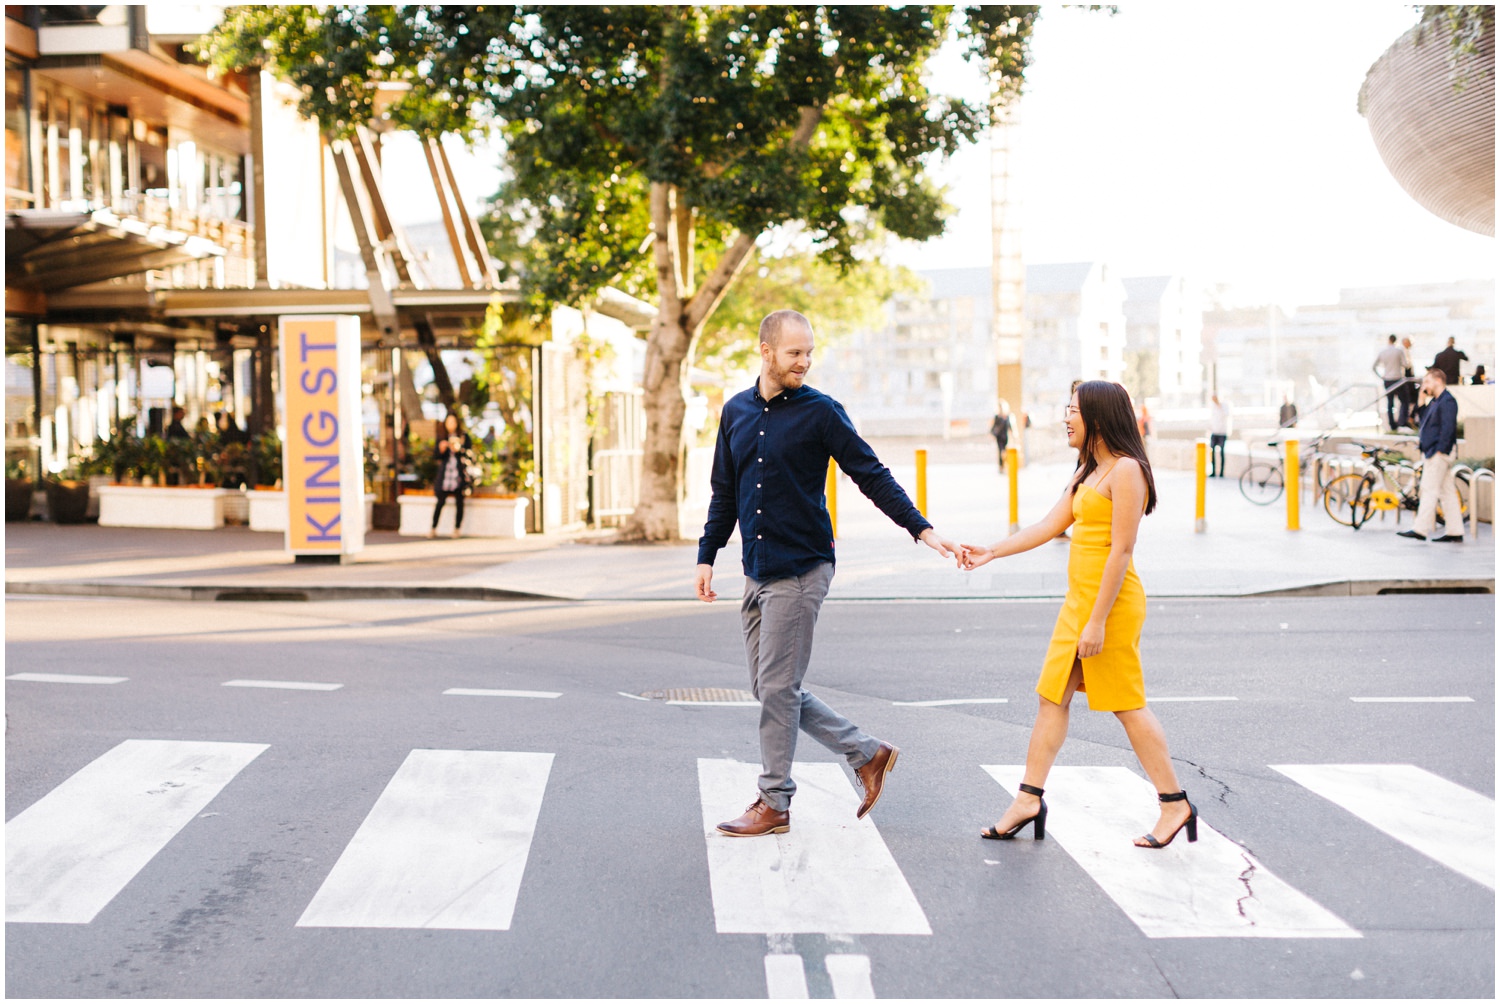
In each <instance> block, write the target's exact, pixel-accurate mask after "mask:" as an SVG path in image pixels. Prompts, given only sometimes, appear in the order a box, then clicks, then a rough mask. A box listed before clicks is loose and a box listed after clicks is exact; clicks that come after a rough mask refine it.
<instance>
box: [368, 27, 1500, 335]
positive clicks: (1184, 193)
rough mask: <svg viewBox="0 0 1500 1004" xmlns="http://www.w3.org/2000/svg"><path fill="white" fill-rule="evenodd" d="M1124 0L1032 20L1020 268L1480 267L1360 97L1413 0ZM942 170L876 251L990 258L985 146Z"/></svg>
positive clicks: (964, 85)
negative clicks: (1427, 204)
mask: <svg viewBox="0 0 1500 1004" xmlns="http://www.w3.org/2000/svg"><path fill="white" fill-rule="evenodd" d="M1120 6H1121V10H1120V13H1119V14H1117V15H1115V16H1113V17H1111V16H1109V15H1108V14H1106V13H1103V12H1089V11H1084V10H1078V9H1064V8H1062V7H1059V6H1049V8H1048V9H1047V10H1046V11H1045V13H1044V14H1043V16H1042V17H1041V19H1040V21H1039V23H1038V27H1037V30H1036V35H1035V38H1034V40H1033V48H1032V57H1033V61H1032V65H1031V69H1030V71H1029V73H1028V74H1027V85H1026V96H1025V99H1024V101H1023V104H1022V110H1021V116H1022V123H1023V132H1022V137H1021V144H1022V146H1021V151H1020V156H1019V162H1018V164H1017V165H1016V169H1015V170H1016V174H1017V179H1018V183H1019V191H1020V192H1021V204H1022V219H1023V233H1022V247H1023V249H1024V255H1025V258H1026V261H1027V262H1028V263H1029V264H1040V263H1046V262H1064V261H1087V260H1098V259H1103V260H1105V261H1108V262H1110V263H1111V264H1113V265H1115V266H1116V267H1118V268H1119V269H1121V270H1122V271H1123V274H1125V275H1159V274H1169V273H1175V274H1183V275H1186V276H1188V277H1189V278H1191V279H1193V280H1195V281H1198V282H1201V283H1204V284H1217V283H1227V284H1229V285H1230V287H1231V298H1232V299H1233V300H1235V301H1237V302H1242V303H1246V304H1253V303H1264V302H1266V301H1267V300H1275V301H1276V302H1279V303H1282V304H1285V305H1287V306H1292V305H1296V304H1305V303H1317V302H1330V301H1332V300H1334V299H1335V298H1336V296H1337V291H1338V289H1339V288H1340V287H1346V286H1382V285H1399V284H1406V283H1416V282H1446V281H1452V280H1458V279H1470V278H1493V276H1494V271H1495V270H1494V241H1493V240H1492V239H1490V238H1487V237H1481V236H1479V235H1477V234H1472V233H1470V232H1468V231H1466V230H1462V229H1460V228H1458V227H1455V226H1453V225H1452V224H1449V223H1446V222H1444V221H1443V220H1440V219H1438V218H1437V217H1436V216H1433V215H1432V214H1431V213H1429V212H1427V210H1425V209H1423V208H1422V207H1421V206H1419V205H1418V204H1417V203H1416V202H1415V201H1413V200H1412V198H1411V197H1410V196H1408V195H1407V194H1406V193H1405V192H1404V191H1403V190H1402V189H1401V188H1400V186H1399V185H1397V184H1396V182H1395V180H1394V179H1393V178H1392V177H1391V175H1390V173H1389V172H1388V171H1387V170H1386V168H1385V165H1384V164H1383V163H1382V162H1381V160H1380V155H1379V154H1378V153H1377V152H1376V150H1375V145H1374V143H1373V141H1372V140H1371V138H1370V131H1369V127H1368V126H1367V124H1366V123H1365V120H1364V119H1363V118H1362V117H1361V116H1360V115H1359V113H1358V111H1357V110H1356V107H1355V106H1356V101H1357V98H1358V94H1359V88H1360V85H1361V84H1362V83H1363V82H1364V77H1365V73H1366V71H1367V70H1368V69H1369V67H1370V65H1371V64H1372V63H1373V62H1375V60H1376V59H1378V58H1379V57H1380V55H1381V54H1382V53H1383V52H1384V51H1385V50H1386V48H1387V47H1389V45H1390V44H1391V43H1392V42H1393V41H1395V40H1396V38H1397V37H1398V36H1399V35H1400V34H1401V33H1402V32H1403V31H1405V30H1406V29H1407V28H1408V27H1410V26H1411V25H1412V24H1413V23H1415V20H1416V13H1415V11H1413V10H1412V8H1411V6H1410V5H1406V4H1397V3H1389V2H1371V0H1360V2H1350V0H1340V2H1318V3H1302V4H1297V5H1284V4H1279V5H1262V4H1256V5H1250V4H1209V3H1202V2H1194V3H1186V2H1154V0H1153V2H1150V3H1145V2H1135V3H1130V2H1127V3H1124V4H1121V5H1120ZM940 58H941V59H942V60H943V65H941V66H938V67H935V68H934V74H933V76H934V83H935V85H936V86H939V87H941V88H942V89H944V90H950V91H954V92H957V93H964V94H967V95H969V96H972V97H974V98H975V99H977V100H982V99H983V89H984V82H983V80H982V78H981V77H980V76H979V75H978V74H977V73H976V72H974V71H972V70H971V69H969V68H968V67H967V66H966V65H965V64H963V62H962V61H961V59H959V58H958V57H957V55H956V53H955V54H951V55H950V54H948V53H944V55H943V56H942V57H940ZM388 142H392V141H388ZM401 143H402V139H401V138H396V139H394V141H393V145H392V146H388V147H387V153H386V169H387V173H388V174H389V175H390V177H391V180H392V182H394V184H393V185H392V186H391V188H392V191H393V192H400V193H401V196H400V198H399V199H398V200H397V201H398V202H399V203H400V205H399V207H398V208H397V216H398V218H399V219H401V220H402V221H404V222H408V223H414V222H419V221H427V220H435V219H437V218H438V208H437V202H436V200H435V198H434V197H433V196H432V195H431V194H430V189H431V183H430V181H428V180H427V175H426V168H425V165H424V163H423V160H422V155H421V152H420V149H419V148H418V147H417V146H416V144H415V142H414V141H413V142H411V144H410V147H411V148H410V150H409V151H405V150H403V148H402V147H401V145H400V144H401ZM446 143H448V144H449V150H450V156H452V157H453V159H454V161H455V164H454V168H455V172H456V173H457V174H458V176H459V184H460V187H461V188H462V189H463V192H464V195H465V197H466V201H468V202H469V203H471V204H478V203H479V202H480V201H482V200H483V199H484V198H485V197H487V196H489V195H490V194H492V193H493V192H494V190H495V187H496V185H497V184H498V181H499V177H500V175H499V171H498V169H497V162H498V156H497V155H495V154H493V153H491V152H490V151H487V150H480V151H476V152H474V153H461V152H460V151H461V145H460V144H458V141H457V140H455V139H453V138H452V137H449V138H448V139H447V140H446ZM939 175H940V177H942V179H943V180H944V181H945V183H947V184H948V185H949V186H950V193H949V199H950V201H951V202H953V203H954V205H955V206H956V207H957V209H958V212H957V213H956V214H955V217H954V219H953V220H952V221H950V223H949V226H948V232H947V233H946V234H945V235H944V236H942V237H940V238H938V239H935V240H932V241H929V242H927V243H925V244H920V245H916V244H912V245H903V246H901V247H898V248H895V249H893V251H892V252H891V254H890V257H891V258H892V260H895V261H899V262H901V263H902V264H905V265H908V266H911V267H913V268H953V267H964V266H974V265H981V264H985V263H987V262H988V261H989V256H990V229H989V228H990V208H989V153H988V148H987V147H986V146H983V145H981V146H976V147H970V148H967V149H965V150H964V151H962V152H961V153H960V154H959V155H957V156H956V157H954V158H953V160H951V161H950V162H949V163H948V164H946V165H943V166H942V167H941V169H940V171H939Z"/></svg>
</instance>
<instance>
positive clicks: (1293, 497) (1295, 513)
mask: <svg viewBox="0 0 1500 1004" xmlns="http://www.w3.org/2000/svg"><path fill="white" fill-rule="evenodd" d="M1298 463H1299V457H1298V456H1297V440H1295V439H1288V440H1287V441H1286V528H1287V529H1288V530H1300V529H1302V471H1301V470H1300V469H1299V468H1298V466H1297V465H1298Z"/></svg>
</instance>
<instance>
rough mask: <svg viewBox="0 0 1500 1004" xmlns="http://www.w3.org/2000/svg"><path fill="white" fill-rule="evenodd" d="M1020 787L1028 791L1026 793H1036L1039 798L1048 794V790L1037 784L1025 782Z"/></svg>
mask: <svg viewBox="0 0 1500 1004" xmlns="http://www.w3.org/2000/svg"><path fill="white" fill-rule="evenodd" d="M1020 787H1021V790H1022V791H1024V792H1026V794H1028V795H1035V796H1036V797H1037V798H1041V797H1042V796H1043V795H1045V794H1046V792H1044V791H1042V789H1040V788H1038V787H1036V786H1035V785H1031V784H1023V785H1021V786H1020Z"/></svg>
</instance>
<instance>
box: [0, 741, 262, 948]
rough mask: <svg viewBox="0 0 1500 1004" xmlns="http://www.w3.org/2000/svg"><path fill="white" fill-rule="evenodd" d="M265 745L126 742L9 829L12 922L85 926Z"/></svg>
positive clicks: (7, 857)
mask: <svg viewBox="0 0 1500 1004" xmlns="http://www.w3.org/2000/svg"><path fill="white" fill-rule="evenodd" d="M266 749H267V747H266V746H263V745H260V744H258V743H219V742H178V741H170V740H151V739H128V740H126V741H125V742H122V743H121V744H120V745H118V746H116V747H115V748H114V749H112V750H110V751H109V752H108V753H105V754H104V755H103V756H101V757H99V758H98V759H97V760H94V761H93V762H92V763H90V764H89V765H88V766H86V767H84V768H83V769H82V770H80V771H79V772H78V773H76V774H74V775H73V776H72V777H70V778H68V779H67V780H66V781H64V782H63V783H62V784H60V785H58V786H57V787H56V788H54V789H52V790H51V791H50V792H48V793H47V794H46V795H44V796H43V797H42V798H41V799H40V800H38V801H37V802H36V803H35V804H33V805H31V806H30V807H29V808H27V809H25V810H24V811H23V812H21V813H20V814H18V815H17V816H16V817H15V818H14V819H12V820H10V822H8V823H6V824H5V919H6V920H7V921H12V922H13V921H25V922H31V923H42V924H87V923H88V922H89V921H91V920H93V919H94V917H96V916H97V915H98V913H99V911H100V910H102V909H104V907H105V906H106V905H108V903H109V901H110V900H112V899H114V898H115V896H116V895H118V894H119V892H120V890H122V889H124V888H125V886H126V885H128V884H129V882H130V880H131V879H133V878H134V877H135V876H136V873H138V872H139V871H140V870H141V869H142V868H144V867H146V865H147V864H148V863H149V862H150V861H151V859H152V858H153V857H155V856H156V855H157V853H158V852H160V851H161V849H162V848H163V847H165V846H166V845H167V843H168V842H170V841H171V839H172V838H173V837H174V836H176V835H177V833H178V832H179V831H180V830H182V828H183V827H184V826H186V825H187V824H188V823H189V822H191V821H192V819H193V817H194V816H196V815H197V814H198V813H199V812H201V811H202V810H203V807H204V806H206V805H208V803H209V802H211V801H213V799H214V797H215V796H216V795H218V793H219V792H220V791H221V790H223V788H224V786H225V785H226V784H228V783H229V782H230V781H231V780H233V778H234V776H235V775H236V774H238V773H239V772H240V771H241V770H242V769H244V767H245V765H246V764H248V763H250V761H252V760H254V759H255V758H256V757H257V756H259V755H260V754H261V753H262V752H264V751H265V750H266Z"/></svg>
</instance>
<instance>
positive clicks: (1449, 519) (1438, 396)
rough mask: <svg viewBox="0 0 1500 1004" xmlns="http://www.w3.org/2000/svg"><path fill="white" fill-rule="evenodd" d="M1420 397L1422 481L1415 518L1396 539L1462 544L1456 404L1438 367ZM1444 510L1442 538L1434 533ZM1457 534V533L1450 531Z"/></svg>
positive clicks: (1429, 374)
mask: <svg viewBox="0 0 1500 1004" xmlns="http://www.w3.org/2000/svg"><path fill="white" fill-rule="evenodd" d="M1422 394H1423V396H1425V397H1427V398H1428V399H1429V403H1428V405H1427V407H1426V409H1425V410H1424V411H1423V412H1422V427H1421V429H1419V430H1418V431H1417V449H1419V450H1420V451H1421V452H1422V456H1423V458H1424V459H1423V461H1422V480H1421V482H1420V483H1419V484H1418V485H1417V499H1418V501H1417V518H1416V519H1414V520H1412V524H1411V529H1410V530H1402V531H1401V532H1400V533H1399V534H1398V536H1401V537H1411V538H1412V539H1414V540H1426V539H1428V538H1429V537H1432V539H1433V540H1437V541H1440V542H1442V543H1444V544H1458V543H1462V542H1463V539H1464V534H1463V530H1464V519H1463V510H1462V504H1461V503H1460V502H1459V500H1458V482H1457V481H1456V480H1455V479H1454V477H1453V454H1454V452H1455V451H1456V449H1457V447H1458V402H1457V401H1456V400H1454V398H1453V395H1452V394H1450V393H1448V376H1447V374H1446V373H1444V372H1443V371H1442V369H1440V368H1439V367H1437V366H1434V367H1432V368H1431V369H1429V370H1428V371H1427V375H1426V376H1424V377H1422ZM1439 506H1441V507H1442V509H1443V536H1441V537H1433V536H1432V535H1433V534H1434V533H1435V532H1436V531H1437V521H1438V507H1439ZM1454 530H1457V531H1458V532H1457V533H1454V532H1453V531H1454Z"/></svg>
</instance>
